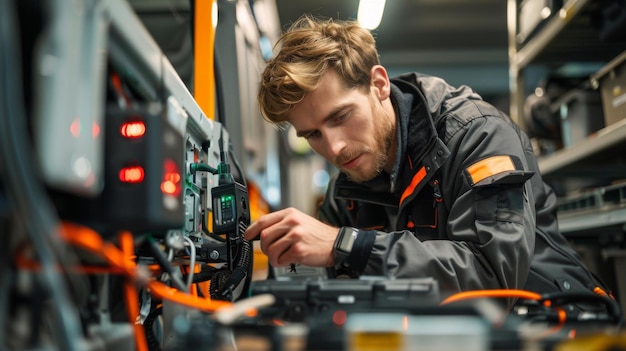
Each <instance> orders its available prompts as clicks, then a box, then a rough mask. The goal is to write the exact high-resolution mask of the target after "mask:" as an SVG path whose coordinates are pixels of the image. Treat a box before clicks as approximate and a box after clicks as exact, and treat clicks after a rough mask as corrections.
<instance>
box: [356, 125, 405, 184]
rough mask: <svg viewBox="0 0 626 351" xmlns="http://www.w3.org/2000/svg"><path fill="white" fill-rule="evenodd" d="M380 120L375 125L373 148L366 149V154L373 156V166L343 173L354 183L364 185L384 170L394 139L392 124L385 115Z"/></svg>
mask: <svg viewBox="0 0 626 351" xmlns="http://www.w3.org/2000/svg"><path fill="white" fill-rule="evenodd" d="M381 117H382V118H381V119H380V120H379V122H378V123H376V126H375V130H377V131H379V133H376V134H378V135H376V136H375V138H374V141H375V145H374V147H373V148H371V149H368V150H367V151H366V153H370V154H372V155H373V156H374V165H373V167H372V168H371V169H365V170H364V171H361V172H353V171H352V172H350V171H344V172H345V173H346V175H347V176H348V179H349V180H351V181H353V182H356V183H364V182H367V181H370V180H372V179H374V178H375V177H376V176H378V175H379V174H381V173H382V172H383V170H384V169H385V165H386V164H387V162H388V161H389V156H390V155H391V151H392V150H391V147H392V145H393V138H394V137H395V134H396V133H395V132H394V127H393V123H392V122H391V120H390V119H389V116H387V115H386V114H383V115H381Z"/></svg>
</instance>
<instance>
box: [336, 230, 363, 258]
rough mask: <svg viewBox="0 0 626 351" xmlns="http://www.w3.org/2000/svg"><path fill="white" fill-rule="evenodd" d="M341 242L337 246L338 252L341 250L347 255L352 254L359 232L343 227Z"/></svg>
mask: <svg viewBox="0 0 626 351" xmlns="http://www.w3.org/2000/svg"><path fill="white" fill-rule="evenodd" d="M341 231H342V235H341V241H340V242H339V245H338V246H337V249H338V250H341V251H343V252H345V253H350V252H351V251H352V246H353V245H354V241H355V240H356V237H357V235H358V234H359V231H358V230H356V229H354V228H349V227H343V228H342V229H341Z"/></svg>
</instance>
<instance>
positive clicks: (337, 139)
mask: <svg viewBox="0 0 626 351" xmlns="http://www.w3.org/2000/svg"><path fill="white" fill-rule="evenodd" d="M326 143H327V145H328V152H329V154H330V156H332V157H333V158H336V157H338V156H339V155H341V153H342V152H343V150H344V149H345V148H346V146H347V145H348V143H347V142H346V139H345V138H344V136H343V134H342V133H339V132H336V131H333V132H330V133H326Z"/></svg>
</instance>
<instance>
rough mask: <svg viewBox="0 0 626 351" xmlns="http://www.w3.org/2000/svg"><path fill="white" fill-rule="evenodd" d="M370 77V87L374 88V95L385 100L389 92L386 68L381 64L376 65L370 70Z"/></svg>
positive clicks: (389, 86) (389, 85) (389, 84)
mask: <svg viewBox="0 0 626 351" xmlns="http://www.w3.org/2000/svg"><path fill="white" fill-rule="evenodd" d="M370 77H371V81H372V89H374V90H375V92H376V96H377V97H378V98H379V99H380V100H385V99H387V98H388V97H389V95H390V94H391V83H390V82H389V76H388V75H387V70H386V69H385V67H383V66H381V65H376V66H374V67H372V69H371V70H370Z"/></svg>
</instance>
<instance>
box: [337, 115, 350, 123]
mask: <svg viewBox="0 0 626 351" xmlns="http://www.w3.org/2000/svg"><path fill="white" fill-rule="evenodd" d="M346 118H348V114H347V113H342V114H340V115H337V116H336V117H335V118H334V120H335V123H338V122H341V121H343V120H344V119H346Z"/></svg>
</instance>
